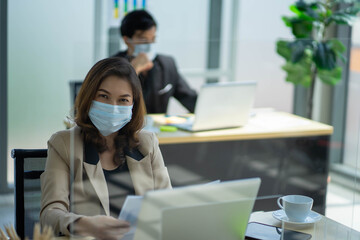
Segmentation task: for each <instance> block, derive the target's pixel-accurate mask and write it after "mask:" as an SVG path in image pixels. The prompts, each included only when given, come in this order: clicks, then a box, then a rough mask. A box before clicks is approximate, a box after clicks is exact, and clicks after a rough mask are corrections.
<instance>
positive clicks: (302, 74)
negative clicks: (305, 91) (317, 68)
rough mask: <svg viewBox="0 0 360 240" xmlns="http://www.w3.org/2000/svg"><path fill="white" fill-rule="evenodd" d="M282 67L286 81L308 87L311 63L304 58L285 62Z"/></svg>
mask: <svg viewBox="0 0 360 240" xmlns="http://www.w3.org/2000/svg"><path fill="white" fill-rule="evenodd" d="M282 69H283V70H284V71H286V73H287V76H286V81H287V82H291V83H294V84H301V85H303V86H304V87H309V86H310V84H311V70H310V69H311V65H310V64H308V63H307V62H306V61H305V60H304V59H303V61H301V62H299V63H292V62H286V64H285V65H284V66H282Z"/></svg>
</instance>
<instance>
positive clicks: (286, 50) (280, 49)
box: [276, 40, 291, 61]
mask: <svg viewBox="0 0 360 240" xmlns="http://www.w3.org/2000/svg"><path fill="white" fill-rule="evenodd" d="M276 52H277V53H278V54H279V55H280V56H282V57H283V58H285V60H286V61H289V60H290V58H291V48H290V45H289V42H287V41H283V40H279V41H277V42H276Z"/></svg>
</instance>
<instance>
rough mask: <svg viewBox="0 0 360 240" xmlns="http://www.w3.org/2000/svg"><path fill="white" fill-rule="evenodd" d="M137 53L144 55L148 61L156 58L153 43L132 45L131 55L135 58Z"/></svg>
mask: <svg viewBox="0 0 360 240" xmlns="http://www.w3.org/2000/svg"><path fill="white" fill-rule="evenodd" d="M139 53H146V55H147V57H148V58H149V60H154V59H155V57H156V51H155V43H141V44H134V52H133V55H134V56H135V57H136V56H137V55H139Z"/></svg>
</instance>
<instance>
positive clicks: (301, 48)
mask: <svg viewBox="0 0 360 240" xmlns="http://www.w3.org/2000/svg"><path fill="white" fill-rule="evenodd" d="M290 47H291V62H292V63H297V62H299V61H300V59H301V58H302V57H303V56H304V54H305V53H304V52H305V44H304V43H303V41H301V40H300V41H295V42H293V43H291V44H290Z"/></svg>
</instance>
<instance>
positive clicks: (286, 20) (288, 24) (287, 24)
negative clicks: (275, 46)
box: [281, 17, 292, 27]
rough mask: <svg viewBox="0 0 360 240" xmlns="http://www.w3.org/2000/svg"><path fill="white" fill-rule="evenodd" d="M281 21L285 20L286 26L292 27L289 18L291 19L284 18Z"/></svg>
mask: <svg viewBox="0 0 360 240" xmlns="http://www.w3.org/2000/svg"><path fill="white" fill-rule="evenodd" d="M281 19H282V20H283V22H284V23H285V25H286V26H287V27H292V23H291V18H289V17H282V18H281Z"/></svg>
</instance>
